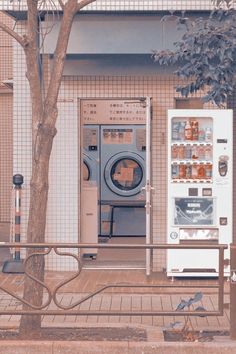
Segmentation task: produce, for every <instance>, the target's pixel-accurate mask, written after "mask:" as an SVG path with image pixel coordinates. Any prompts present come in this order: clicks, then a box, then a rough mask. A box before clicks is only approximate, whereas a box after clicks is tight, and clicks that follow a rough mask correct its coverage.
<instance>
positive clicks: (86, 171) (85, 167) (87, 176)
mask: <svg viewBox="0 0 236 354" xmlns="http://www.w3.org/2000/svg"><path fill="white" fill-rule="evenodd" d="M89 179H90V171H89V167H88V165H87V164H86V162H85V161H84V162H83V180H84V181H89Z"/></svg>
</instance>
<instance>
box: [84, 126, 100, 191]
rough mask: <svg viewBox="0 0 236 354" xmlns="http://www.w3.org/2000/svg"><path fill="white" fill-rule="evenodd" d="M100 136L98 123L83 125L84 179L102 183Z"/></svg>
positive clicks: (97, 183) (98, 183)
mask: <svg viewBox="0 0 236 354" xmlns="http://www.w3.org/2000/svg"><path fill="white" fill-rule="evenodd" d="M99 150H100V136H99V126H98V125H84V126H83V180H84V181H89V182H91V183H93V184H96V185H97V186H98V187H99V185H100V170H99V158H100V156H99V154H100V151H99Z"/></svg>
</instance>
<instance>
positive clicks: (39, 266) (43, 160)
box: [20, 125, 56, 333]
mask: <svg viewBox="0 0 236 354" xmlns="http://www.w3.org/2000/svg"><path fill="white" fill-rule="evenodd" d="M55 134H56V129H55V128H53V127H52V128H51V127H49V126H45V125H44V126H40V127H39V129H38V134H37V137H36V140H37V141H38V143H37V144H36V145H35V151H34V153H33V157H34V158H33V167H32V178H31V183H30V209H29V220H28V230H27V242H32V243H35V242H38V243H41V242H42V243H43V242H44V241H45V226H46V212H47V199H48V171H49V159H50V155H51V150H52V143H53V138H54V136H55ZM38 250H39V249H29V250H28V251H27V255H30V254H31V253H32V252H37V251H38ZM40 251H43V250H42V249H41V250H40ZM26 271H27V272H29V273H30V274H32V275H33V276H34V277H35V278H37V279H39V280H40V281H44V256H33V257H32V258H31V259H30V260H29V261H28V262H27V264H26ZM24 299H25V300H26V301H28V302H29V303H31V304H33V305H34V306H41V304H42V299H43V287H42V286H41V285H40V284H38V283H37V282H35V281H34V280H32V279H30V278H29V277H27V276H25V284H24ZM23 309H30V308H29V307H28V306H27V305H24V306H23ZM40 328H41V316H39V315H30V316H28V315H23V316H22V319H21V323H20V332H21V333H23V332H24V333H27V332H28V331H31V332H32V330H33V331H38V330H39V329H40Z"/></svg>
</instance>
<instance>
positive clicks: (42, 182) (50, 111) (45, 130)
mask: <svg viewBox="0 0 236 354" xmlns="http://www.w3.org/2000/svg"><path fill="white" fill-rule="evenodd" d="M93 1H95V0H86V1H82V2H80V3H79V4H78V3H77V0H67V2H66V3H65V5H64V6H63V16H62V20H61V26H60V31H59V35H58V41H57V46H56V50H55V53H54V65H53V70H52V74H51V80H50V82H49V86H48V91H47V94H46V97H45V98H43V97H42V95H41V78H40V73H39V67H38V60H39V46H38V38H37V36H38V18H37V16H38V13H37V0H36V1H35V0H27V3H28V35H27V36H25V41H26V45H25V47H24V50H25V55H26V64H27V75H26V76H27V79H28V81H29V85H30V93H31V102H32V113H33V117H32V141H33V151H32V155H33V161H32V178H31V182H30V208H29V220H28V228H27V242H30V243H31V242H32V243H44V242H45V226H46V213H47V201H48V188H49V186H48V175H49V161H50V156H51V151H52V144H53V138H54V136H55V135H56V128H55V125H56V120H57V116H58V112H57V98H58V94H59V89H60V85H61V80H62V74H63V67H64V62H65V57H66V51H67V46H68V42H69V36H70V33H71V27H72V23H73V19H74V16H75V14H76V13H77V11H79V10H80V9H81V8H82V7H84V6H86V5H88V4H89V3H91V2H93ZM34 252H35V250H34V249H30V250H28V251H27V255H30V254H31V253H34ZM26 269H27V271H28V272H29V273H30V274H32V275H33V276H34V277H35V278H37V279H39V280H40V281H42V282H43V281H44V256H40V255H37V256H34V257H31V258H30V260H29V261H28V262H27V268H26ZM23 296H24V300H26V301H27V302H29V303H30V304H32V305H33V306H41V305H42V301H43V287H42V286H41V285H40V284H38V283H37V282H35V281H34V280H31V279H30V278H29V277H27V276H25V283H24V295H23ZM23 308H24V309H27V310H29V309H30V307H28V306H27V305H24V306H23ZM40 328H41V316H40V315H23V316H22V318H21V323H20V332H21V333H27V332H28V331H31V332H32V331H36V332H37V331H39V330H40Z"/></svg>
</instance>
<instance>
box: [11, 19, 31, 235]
mask: <svg viewBox="0 0 236 354" xmlns="http://www.w3.org/2000/svg"><path fill="white" fill-rule="evenodd" d="M24 28H25V23H24V22H23V21H22V22H19V23H18V24H17V27H16V30H17V31H18V33H24ZM13 56H14V58H18V59H19V60H14V61H13V85H14V96H13V174H16V173H20V174H22V175H23V176H24V184H23V191H22V205H21V210H22V217H21V220H22V222H21V235H22V241H23V242H24V241H26V230H27V219H28V210H29V186H30V176H31V159H32V153H31V152H32V140H31V102H30V91H29V85H28V81H27V79H26V76H25V73H26V63H25V56H24V53H23V49H22V48H21V46H20V45H19V44H18V43H17V42H16V41H13Z"/></svg>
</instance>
